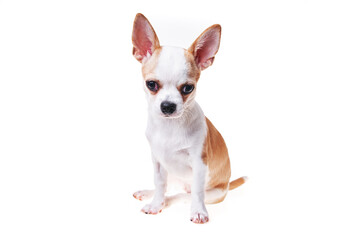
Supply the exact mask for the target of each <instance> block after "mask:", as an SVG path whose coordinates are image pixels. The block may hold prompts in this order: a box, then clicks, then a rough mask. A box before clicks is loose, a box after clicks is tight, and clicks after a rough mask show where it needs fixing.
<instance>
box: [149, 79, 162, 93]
mask: <svg viewBox="0 0 360 240" xmlns="http://www.w3.org/2000/svg"><path fill="white" fill-rule="evenodd" d="M146 86H147V87H148V89H149V90H150V91H153V92H156V91H157V90H158V89H159V84H158V83H157V82H155V81H147V82H146Z"/></svg>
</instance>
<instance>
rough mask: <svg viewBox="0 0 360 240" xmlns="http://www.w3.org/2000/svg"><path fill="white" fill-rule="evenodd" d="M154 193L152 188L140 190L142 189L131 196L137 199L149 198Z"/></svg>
mask: <svg viewBox="0 0 360 240" xmlns="http://www.w3.org/2000/svg"><path fill="white" fill-rule="evenodd" d="M153 195H154V190H142V191H137V192H135V193H134V194H133V197H134V198H136V199H137V200H140V201H142V200H146V199H149V198H151V197H152V196H153Z"/></svg>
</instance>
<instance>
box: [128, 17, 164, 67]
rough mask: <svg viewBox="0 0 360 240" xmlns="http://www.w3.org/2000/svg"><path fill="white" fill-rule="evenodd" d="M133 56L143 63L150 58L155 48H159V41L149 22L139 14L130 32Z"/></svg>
mask: <svg viewBox="0 0 360 240" xmlns="http://www.w3.org/2000/svg"><path fill="white" fill-rule="evenodd" d="M132 43H133V46H134V48H133V55H134V57H135V58H136V59H137V60H138V61H139V62H141V63H142V62H143V61H144V60H145V59H146V58H148V57H150V56H151V55H152V54H153V53H154V51H155V49H156V48H158V47H160V43H159V39H158V38H157V36H156V33H155V31H154V29H153V27H152V26H151V24H150V22H149V21H148V20H147V19H146V17H145V16H144V15H142V14H141V13H138V14H136V17H135V20H134V27H133V32H132Z"/></svg>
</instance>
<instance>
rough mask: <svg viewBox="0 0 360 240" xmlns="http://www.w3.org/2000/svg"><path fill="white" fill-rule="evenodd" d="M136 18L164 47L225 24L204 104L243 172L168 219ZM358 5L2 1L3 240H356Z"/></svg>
mask: <svg viewBox="0 0 360 240" xmlns="http://www.w3.org/2000/svg"><path fill="white" fill-rule="evenodd" d="M137 12H141V13H143V14H144V15H145V16H146V17H148V19H149V20H150V22H151V23H152V24H153V26H154V28H155V30H156V32H157V34H158V36H159V39H160V42H161V44H163V45H175V46H182V47H188V46H190V45H191V43H192V42H193V41H194V40H195V39H196V37H197V36H198V35H199V34H200V33H201V32H202V31H203V30H204V29H205V28H207V27H208V26H210V25H212V24H215V23H219V24H221V25H222V27H223V31H222V33H223V35H222V42H221V46H220V50H219V52H218V55H217V57H216V59H215V62H214V65H213V66H212V67H210V68H209V69H207V70H205V71H204V72H203V74H202V76H201V78H200V82H199V87H198V92H197V100H198V102H199V103H200V105H201V106H202V108H203V110H204V112H205V114H206V115H207V116H208V117H209V118H210V119H211V120H212V122H213V123H214V124H215V126H216V127H217V128H218V130H219V131H220V132H221V133H222V135H223V136H224V138H225V140H226V142H227V145H228V148H229V152H230V159H231V162H232V175H233V178H237V177H240V176H244V175H246V176H248V177H249V181H248V182H247V183H246V184H244V185H243V186H241V187H240V188H238V189H236V190H234V191H232V192H230V193H229V194H228V196H227V198H226V200H225V202H223V203H221V204H217V205H209V206H208V211H209V214H210V223H208V224H206V225H201V226H199V225H195V224H192V223H191V222H190V221H189V207H190V206H189V205H187V204H178V205H174V206H172V207H171V208H168V209H165V210H164V211H163V212H162V213H161V214H159V215H157V216H150V215H145V214H142V213H141V212H140V209H141V208H142V206H143V205H144V203H142V202H139V201H137V200H135V199H133V197H132V193H133V192H135V191H136V190H140V189H146V188H150V189H151V188H152V187H153V183H152V165H151V160H150V154H149V147H148V144H147V141H146V138H145V136H144V130H145V126H146V101H145V97H144V93H143V90H142V78H141V74H140V64H139V63H138V62H137V61H136V60H135V59H134V58H133V56H132V54H131V52H132V45H131V31H132V23H133V19H134V17H135V14H136V13H137ZM359 12H360V7H359V2H358V1H331V0H329V1H310V0H307V1H305V0H304V1H256V0H254V1H233V2H230V1H211V0H209V1H194V0H192V1H186V0H183V1H176V2H173V1H163V2H160V1H154V0H148V1H126V2H125V1H79V0H76V1H64V0H63V1H6V0H0V239H2V240H7V239H150V238H154V239H170V238H171V239H195V238H196V239H200V238H201V239H209V238H211V239H224V238H225V237H226V238H232V239H359V238H360V230H359V226H360V207H359V202H360V193H359V189H360V187H359V183H360V177H359V170H360V163H359V162H360V127H359V126H360V124H359V123H360V94H359V92H360V69H359V67H360V14H359Z"/></svg>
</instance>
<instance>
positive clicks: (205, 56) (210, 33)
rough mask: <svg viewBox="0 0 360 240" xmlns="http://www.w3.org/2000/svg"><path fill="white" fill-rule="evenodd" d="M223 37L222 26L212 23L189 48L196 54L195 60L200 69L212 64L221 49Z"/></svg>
mask: <svg viewBox="0 0 360 240" xmlns="http://www.w3.org/2000/svg"><path fill="white" fill-rule="evenodd" d="M220 38H221V26H220V25H219V24H215V25H212V26H211V27H209V28H207V29H206V30H205V31H204V32H203V33H202V34H201V35H200V36H199V37H198V38H197V39H196V40H195V42H194V43H193V44H192V45H191V47H190V48H189V49H188V51H189V52H191V53H192V54H193V55H194V58H195V62H196V64H197V66H198V67H199V68H200V70H204V69H206V68H207V67H209V66H211V64H212V63H213V62H214V58H215V54H216V53H217V51H218V50H219V46H220Z"/></svg>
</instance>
